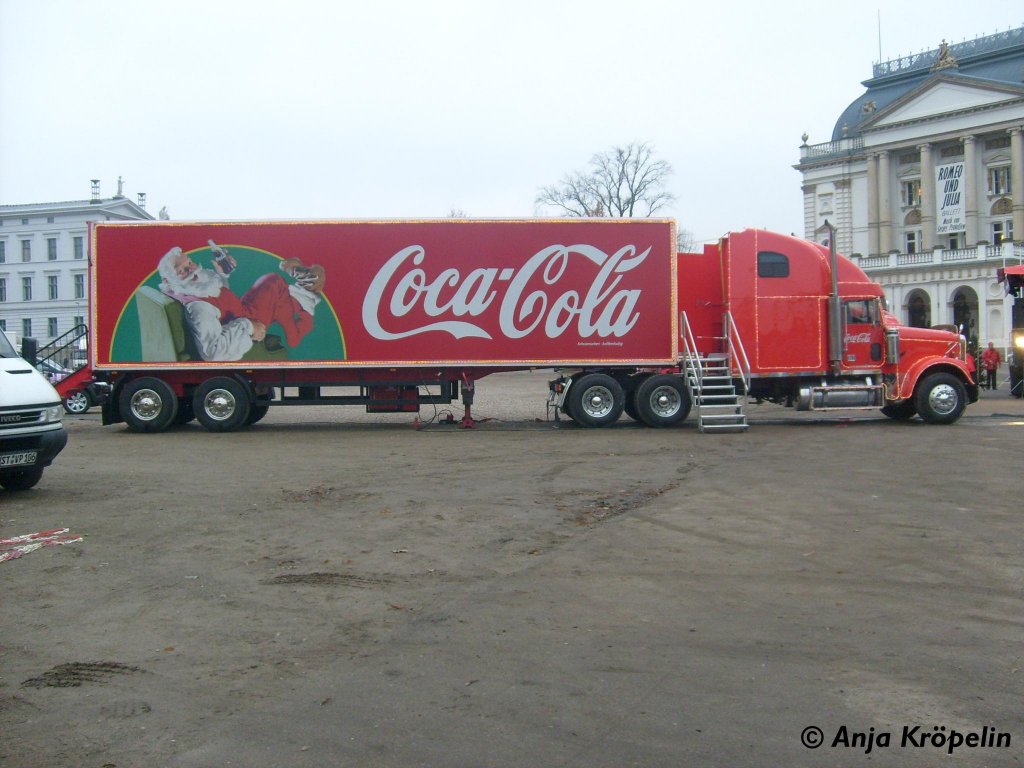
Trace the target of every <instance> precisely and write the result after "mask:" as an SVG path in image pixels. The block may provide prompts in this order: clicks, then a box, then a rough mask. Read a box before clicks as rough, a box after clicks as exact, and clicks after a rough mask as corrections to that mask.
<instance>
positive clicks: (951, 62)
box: [931, 40, 960, 72]
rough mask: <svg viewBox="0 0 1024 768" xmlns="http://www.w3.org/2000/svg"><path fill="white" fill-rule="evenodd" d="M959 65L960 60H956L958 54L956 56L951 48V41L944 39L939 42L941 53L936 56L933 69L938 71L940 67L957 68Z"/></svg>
mask: <svg viewBox="0 0 1024 768" xmlns="http://www.w3.org/2000/svg"><path fill="white" fill-rule="evenodd" d="M959 66H960V62H958V61H957V60H956V56H954V55H953V54H952V53H951V52H950V50H949V43H947V42H946V41H945V40H943V41H942V42H941V43H940V44H939V53H938V55H937V56H936V57H935V63H934V64H932V69H931V71H932V72H936V71H938V70H940V69H955V68H956V67H959Z"/></svg>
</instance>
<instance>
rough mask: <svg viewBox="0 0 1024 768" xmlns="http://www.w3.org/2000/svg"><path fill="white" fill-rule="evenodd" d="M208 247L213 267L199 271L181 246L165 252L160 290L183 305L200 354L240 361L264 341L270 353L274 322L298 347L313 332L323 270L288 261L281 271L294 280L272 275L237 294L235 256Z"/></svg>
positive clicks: (275, 343)
mask: <svg viewBox="0 0 1024 768" xmlns="http://www.w3.org/2000/svg"><path fill="white" fill-rule="evenodd" d="M210 245H211V247H212V248H213V250H214V253H216V254H217V256H216V258H215V259H214V262H213V268H212V269H209V268H206V267H200V266H199V265H197V264H196V263H195V261H193V260H192V257H191V256H189V255H188V254H186V253H184V252H183V251H182V250H181V248H178V247H174V248H171V250H169V251H168V252H167V253H165V254H164V255H163V257H162V258H161V259H160V264H159V266H158V272H159V273H160V276H161V277H162V278H163V280H162V282H161V283H160V290H161V291H162V292H163V293H165V294H166V295H168V296H170V297H171V298H174V299H177V300H178V301H180V302H181V303H182V304H183V305H184V307H185V318H186V322H187V324H188V326H189V329H190V330H191V332H192V335H193V338H194V340H195V343H196V347H197V351H198V353H199V356H200V357H201V358H202V359H203V360H219V361H221V360H240V359H241V358H242V356H243V355H244V354H245V353H246V352H248V351H249V350H250V349H251V348H252V346H253V344H255V343H257V342H260V341H263V342H264V344H265V346H266V348H267V349H268V350H269V351H273V350H274V349H277V348H280V346H281V340H280V338H279V337H277V336H276V335H271V336H268V335H267V328H268V327H269V326H270V325H271V323H275V322H276V323H277V324H278V325H279V326H280V327H281V329H282V330H283V331H284V337H285V338H284V340H285V343H286V344H287V345H288V346H289V347H295V346H296V345H297V344H298V343H299V342H300V341H301V340H302V338H303V336H305V335H306V334H307V333H309V331H310V330H311V329H312V328H313V313H314V311H315V310H316V306H317V304H319V303H320V301H321V300H322V298H323V288H324V280H325V277H326V275H325V273H324V268H323V267H321V266H320V265H318V264H314V265H313V266H310V267H307V266H305V265H304V264H303V263H302V262H301V261H300V260H299V259H285V260H284V261H282V262H281V265H280V267H281V271H282V272H283V273H284V274H286V275H288V276H289V277H291V278H292V279H293V280H294V281H295V282H293V283H289V282H287V281H286V280H285V279H284V277H282V275H280V274H276V273H268V274H265V275H262V276H261V277H259V278H258V279H257V280H256V282H254V283H253V284H252V286H251V287H250V288H249V289H248V290H247V291H246V292H245V293H243V294H242V295H241V296H238V295H237V294H236V293H235V292H233V291H232V290H231V288H229V287H228V280H229V277H230V275H231V273H232V272H233V271H234V269H235V267H236V266H237V262H236V261H235V258H234V257H233V256H231V255H230V254H228V252H227V251H226V250H225V249H223V248H221V247H220V246H217V245H216V244H214V243H213V242H212V241H211V243H210Z"/></svg>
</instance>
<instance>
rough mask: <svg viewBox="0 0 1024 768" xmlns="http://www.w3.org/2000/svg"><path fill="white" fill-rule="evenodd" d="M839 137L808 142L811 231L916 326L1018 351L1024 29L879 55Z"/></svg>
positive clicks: (802, 167)
mask: <svg viewBox="0 0 1024 768" xmlns="http://www.w3.org/2000/svg"><path fill="white" fill-rule="evenodd" d="M872 74H873V77H872V78H871V79H870V80H866V81H864V83H862V84H863V85H864V86H865V88H866V89H867V90H866V91H865V92H864V93H863V94H862V95H861V96H860V97H858V98H857V99H855V100H854V101H853V102H852V103H851V104H850V106H849V107H847V108H846V110H844V112H843V113H842V114H841V115H840V116H839V119H838V120H837V121H836V125H835V129H834V131H833V134H832V139H831V141H829V142H826V143H823V144H813V145H809V144H808V143H807V137H806V136H805V137H804V143H803V145H802V146H801V147H800V162H799V163H798V164H797V165H796V166H794V167H795V168H796V169H797V170H798V171H800V173H801V174H802V176H803V195H804V230H805V236H806V237H807V238H809V239H814V240H817V241H819V242H827V238H828V234H827V232H828V230H827V228H826V226H825V223H826V221H827V222H828V223H829V224H831V225H832V226H834V227H835V239H836V248H837V250H839V251H840V252H841V253H844V254H846V255H848V256H851V257H852V258H853V260H854V261H855V262H858V263H859V264H860V266H861V267H862V268H863V269H864V270H865V271H866V272H867V273H868V274H869V275H870V276H871V277H872V279H874V280H876V281H878V282H879V283H881V284H882V286H883V287H884V288H885V292H886V296H887V299H888V302H889V307H890V310H892V311H893V312H894V313H895V314H897V315H898V316H899V318H900V320H901V321H903V322H905V323H907V324H909V325H914V326H921V327H927V326H930V325H943V324H955V325H957V326H959V327H960V328H961V329H962V330H963V331H964V333H965V334H966V335H967V336H968V338H970V339H972V340H976V341H977V342H978V343H980V344H982V345H985V344H987V342H989V341H993V342H995V344H996V345H997V346H998V347H1001V348H1005V346H1006V344H1007V342H1008V338H1009V332H1010V323H1011V317H1010V305H1011V300H1010V299H1009V298H1007V297H1006V296H1005V292H1004V290H1003V288H1002V286H1001V285H1000V284H999V283H998V282H997V280H996V270H997V269H998V268H999V267H1002V266H1004V265H1006V264H1018V263H1022V262H1024V242H1022V241H1024V133H1022V131H1024V27H1021V28H1018V29H1014V30H1009V31H1007V32H1002V33H999V34H995V35H990V36H986V37H981V38H977V39H976V40H973V41H968V42H964V43H959V44H956V45H947V44H946V43H945V42H943V43H942V44H941V45H940V46H939V47H938V48H936V49H934V50H931V51H926V52H924V53H921V54H916V55H913V56H908V57H904V58H899V59H894V60H892V61H887V62H883V63H880V64H876V65H875V66H874V68H873V73H872Z"/></svg>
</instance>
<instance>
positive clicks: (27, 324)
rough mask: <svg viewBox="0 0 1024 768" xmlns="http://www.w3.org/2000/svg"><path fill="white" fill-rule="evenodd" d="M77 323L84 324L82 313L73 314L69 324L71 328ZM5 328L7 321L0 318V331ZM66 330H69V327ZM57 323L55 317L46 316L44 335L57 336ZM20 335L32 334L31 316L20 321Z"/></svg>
mask: <svg viewBox="0 0 1024 768" xmlns="http://www.w3.org/2000/svg"><path fill="white" fill-rule="evenodd" d="M79 325H85V317H84V316H83V315H75V320H74V322H73V323H72V324H71V328H75V327H76V326H79ZM6 330H7V321H6V320H4V319H2V318H0V331H6ZM68 330H71V329H70V328H69V329H68ZM57 331H58V324H57V318H56V317H48V318H46V335H47V336H51V337H56V336H58V335H59V334H58V332H57ZM21 335H22V336H31V335H32V318H31V317H25V318H22V321H21Z"/></svg>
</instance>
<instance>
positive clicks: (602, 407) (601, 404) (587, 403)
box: [581, 387, 615, 419]
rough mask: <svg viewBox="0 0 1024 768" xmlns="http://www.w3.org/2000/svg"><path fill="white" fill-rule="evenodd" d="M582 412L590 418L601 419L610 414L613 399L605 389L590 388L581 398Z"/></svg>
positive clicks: (613, 403) (608, 390)
mask: <svg viewBox="0 0 1024 768" xmlns="http://www.w3.org/2000/svg"><path fill="white" fill-rule="evenodd" d="M581 403H582V406H583V411H584V412H585V413H586V414H587V415H588V416H590V417H592V418H595V419H601V418H604V417H605V416H607V415H608V414H610V413H611V412H612V408H614V407H615V398H614V397H613V396H612V392H611V390H610V389H608V388H607V387H590V388H589V389H588V390H587V391H586V392H584V393H583V397H582V398H581Z"/></svg>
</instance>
